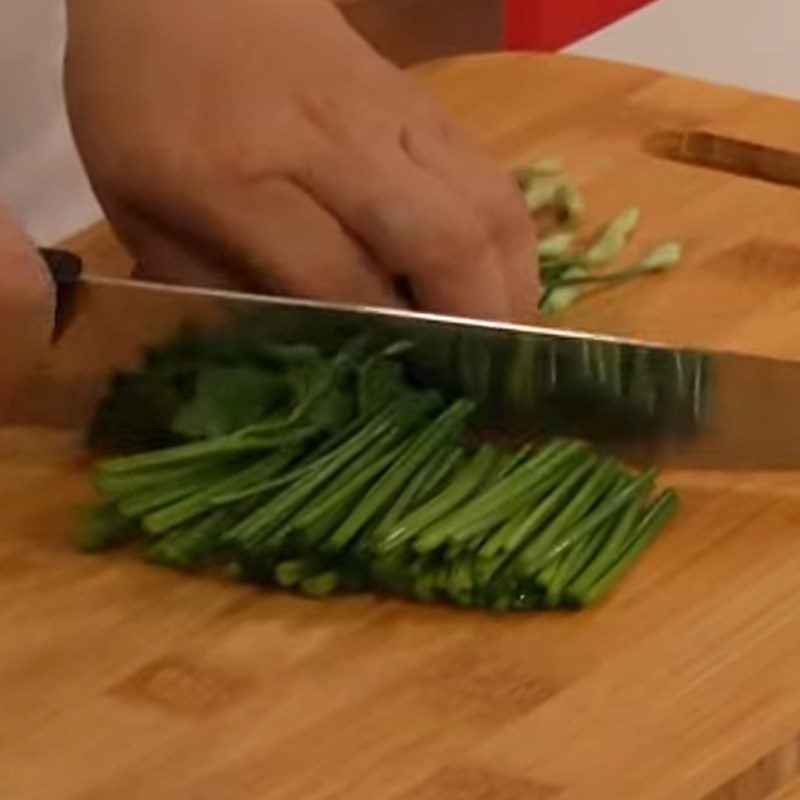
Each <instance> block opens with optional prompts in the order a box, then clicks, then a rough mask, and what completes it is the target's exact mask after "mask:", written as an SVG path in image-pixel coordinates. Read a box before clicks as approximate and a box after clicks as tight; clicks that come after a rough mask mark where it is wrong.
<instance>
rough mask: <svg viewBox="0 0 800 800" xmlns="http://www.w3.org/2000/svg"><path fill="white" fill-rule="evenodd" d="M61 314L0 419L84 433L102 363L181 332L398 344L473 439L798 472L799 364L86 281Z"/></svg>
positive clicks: (127, 361)
mask: <svg viewBox="0 0 800 800" xmlns="http://www.w3.org/2000/svg"><path fill="white" fill-rule="evenodd" d="M74 302H75V306H74V318H73V320H72V322H71V323H70V325H69V326H68V329H67V331H66V333H65V334H64V335H63V337H62V338H61V340H60V341H59V343H58V345H57V346H56V347H55V348H54V350H53V352H52V354H51V357H50V359H49V360H48V362H47V363H46V364H44V365H43V366H42V368H41V369H39V370H38V371H37V372H36V373H35V374H33V375H31V376H30V379H29V381H28V384H27V387H26V392H25V393H24V395H23V397H22V398H21V402H20V403H19V404H18V406H17V407H16V409H15V410H14V413H13V414H12V416H11V417H9V418H7V419H6V420H4V421H2V420H0V422H3V423H4V424H22V423H35V424H40V425H49V426H60V427H78V426H83V425H86V424H87V422H88V420H89V419H90V418H91V415H92V411H93V409H94V407H95V405H96V403H97V401H98V399H99V398H100V396H101V395H102V393H103V391H104V390H105V387H106V385H107V381H108V379H109V376H110V375H111V374H112V373H113V371H114V370H116V369H124V368H129V367H132V366H134V365H136V364H137V363H138V361H139V360H140V358H141V355H142V351H143V349H144V348H146V347H148V346H150V345H152V344H155V343H159V342H162V341H164V340H165V339H167V338H168V337H170V336H171V335H172V334H174V333H175V332H176V331H177V330H179V329H180V328H182V327H185V326H187V325H190V326H224V325H226V324H231V322H230V321H231V320H233V319H236V320H239V321H240V322H239V323H238V324H246V325H248V326H251V329H252V333H253V335H256V336H259V337H263V338H264V339H265V340H276V341H278V340H279V341H294V342H297V341H302V342H308V343H313V344H320V345H325V346H331V347H333V346H335V345H336V344H337V343H339V342H341V341H342V340H344V339H346V338H348V337H351V336H355V335H362V334H367V335H369V336H371V337H373V338H374V340H375V341H376V343H378V342H382V341H391V340H396V339H407V340H410V341H411V342H413V344H414V345H415V347H414V348H413V349H412V350H411V351H410V354H409V359H410V369H411V371H412V372H413V374H414V375H415V377H416V378H417V379H418V380H419V381H420V382H421V383H423V384H427V385H431V386H436V387H439V388H441V389H442V390H444V391H445V392H447V393H448V394H450V395H453V396H455V395H468V396H470V397H473V398H475V399H476V400H478V401H479V408H480V414H479V416H480V424H481V427H482V429H483V430H484V431H486V432H488V433H491V434H494V435H499V436H501V437H504V438H519V437H530V436H535V437H539V436H553V435H570V436H580V437H583V438H586V439H588V440H590V441H593V442H595V443H597V444H598V445H600V446H601V447H603V448H605V449H607V450H609V451H610V452H614V453H616V454H619V455H622V456H624V457H627V458H630V459H632V460H635V461H639V460H641V461H648V462H655V463H661V464H670V465H682V466H683V465H687V466H703V467H713V468H722V469H741V468H761V469H794V468H800V416H798V414H797V404H798V400H800V363H796V362H786V361H779V360H773V359H769V358H759V357H752V356H743V355H736V354H729V353H710V352H698V351H690V350H674V349H669V348H665V347H659V346H656V345H649V344H645V343H640V342H634V341H623V340H619V339H614V338H609V337H602V336H596V335H588V334H581V333H576V332H570V331H558V330H549V329H543V328H533V327H520V326H514V325H503V324H496V323H490V322H481V321H474V320H466V319H459V318H451V317H442V316H437V315H430V314H419V313H409V312H405V311H396V310H390V309H369V308H361V307H351V306H344V305H335V304H325V303H316V302H310V301H296V300H287V299H280V298H273V297H259V296H253V295H247V294H236V293H228V292H218V291H209V290H195V289H188V290H187V289H183V288H177V287H170V286H160V285H155V284H142V283H137V282H133V281H121V280H114V279H99V278H86V279H84V280H83V281H82V283H81V284H80V285H79V287H78V289H77V293H76V296H75V298H74Z"/></svg>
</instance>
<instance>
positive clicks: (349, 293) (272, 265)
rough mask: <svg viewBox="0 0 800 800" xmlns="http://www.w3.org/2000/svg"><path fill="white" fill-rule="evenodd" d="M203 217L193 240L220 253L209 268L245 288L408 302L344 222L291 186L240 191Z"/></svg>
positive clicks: (193, 228)
mask: <svg viewBox="0 0 800 800" xmlns="http://www.w3.org/2000/svg"><path fill="white" fill-rule="evenodd" d="M199 216H200V219H199V220H196V221H195V223H194V224H190V225H189V226H188V227H187V228H186V230H185V235H186V237H187V238H188V237H190V236H192V235H193V236H194V237H195V244H194V245H193V248H192V249H194V251H195V252H197V251H198V250H199V249H202V248H201V247H200V246H199V244H200V243H204V244H205V250H206V252H213V258H207V259H206V262H205V264H204V265H203V269H205V270H207V271H209V270H210V271H213V272H224V273H226V274H228V275H229V276H233V277H234V279H235V280H238V282H239V283H240V286H242V287H243V288H247V289H251V290H254V291H261V292H267V293H272V294H287V295H291V296H295V297H304V298H310V299H317V300H328V301H334V302H345V303H356V304H361V305H379V306H385V305H398V304H399V303H400V301H399V299H398V297H397V296H396V294H395V292H394V290H393V287H392V283H391V280H390V279H389V278H388V276H386V275H385V274H382V273H380V272H378V271H377V270H376V269H375V268H374V266H373V263H372V260H371V259H370V258H369V257H368V256H367V254H366V253H365V252H364V251H363V250H362V249H361V248H360V247H359V245H358V244H357V243H356V241H355V240H354V239H353V238H352V237H351V236H350V235H349V234H348V233H347V232H346V231H345V230H344V229H343V228H342V226H341V225H340V224H339V223H338V222H337V221H336V219H335V218H334V217H333V216H332V215H330V214H329V213H328V212H327V211H326V210H325V209H324V208H323V207H321V206H320V205H319V204H318V203H316V202H315V201H314V200H313V199H312V198H311V197H309V196H308V195H307V194H306V193H305V192H304V191H302V190H301V189H300V188H298V187H297V186H294V185H292V184H291V183H289V182H288V181H285V180H282V179H268V180H266V181H263V182H260V183H257V184H254V185H251V186H247V187H241V186H239V187H232V188H231V189H230V193H229V194H227V196H226V197H225V200H224V201H217V202H215V203H214V204H213V205H209V206H208V207H207V208H204V209H202V211H201V212H200V214H199ZM198 223H199V224H198ZM182 269H183V267H180V266H176V270H177V272H180V271H181V270H182Z"/></svg>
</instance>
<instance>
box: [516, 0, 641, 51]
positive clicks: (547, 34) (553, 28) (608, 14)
mask: <svg viewBox="0 0 800 800" xmlns="http://www.w3.org/2000/svg"><path fill="white" fill-rule="evenodd" d="M650 2H652V0H506V47H507V48H508V49H509V50H559V49H561V48H562V47H566V46H567V45H568V44H571V43H572V42H575V41H577V40H578V39H581V38H583V37H584V36H588V35H589V34H590V33H593V32H594V31H596V30H599V29H600V28H604V27H606V25H610V24H611V23H612V22H615V21H616V20H618V19H620V18H621V17H624V16H625V15H626V14H630V13H631V11H635V10H636V9H637V8H641V7H642V6H646V5H647V4H648V3H650Z"/></svg>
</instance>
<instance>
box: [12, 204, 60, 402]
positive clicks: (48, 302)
mask: <svg viewBox="0 0 800 800" xmlns="http://www.w3.org/2000/svg"><path fill="white" fill-rule="evenodd" d="M54 318H55V299H54V290H53V287H52V284H51V281H50V278H49V275H48V272H47V267H46V266H45V264H44V262H43V261H42V259H41V258H40V257H39V254H38V253H37V251H36V248H35V247H34V246H33V244H32V243H31V241H30V240H29V239H28V237H27V236H26V235H25V233H24V231H23V230H22V229H21V228H20V227H19V225H17V223H16V222H15V221H14V219H13V218H12V216H11V213H10V212H9V211H8V209H6V208H5V207H3V206H2V205H0V406H2V405H4V404H5V403H6V402H8V400H9V398H10V396H11V394H12V392H13V390H14V389H15V388H16V386H17V384H18V382H19V381H20V380H21V379H22V377H23V376H24V375H26V374H29V373H30V372H31V371H32V369H33V367H34V365H35V364H36V362H37V361H38V360H39V358H40V357H41V356H42V355H43V354H44V352H45V350H46V348H47V346H48V344H49V341H50V336H51V335H52V331H53V322H54Z"/></svg>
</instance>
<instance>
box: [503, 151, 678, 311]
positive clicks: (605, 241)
mask: <svg viewBox="0 0 800 800" xmlns="http://www.w3.org/2000/svg"><path fill="white" fill-rule="evenodd" d="M514 177H515V178H516V181H517V184H518V185H519V188H520V191H521V192H522V194H523V197H524V199H525V205H526V206H527V208H528V210H529V211H530V212H531V214H533V215H537V216H538V215H540V214H542V212H555V219H556V223H557V228H556V230H555V231H553V232H551V233H550V234H549V235H547V236H546V237H545V238H543V239H542V240H541V241H540V242H539V272H540V277H541V281H542V286H543V287H544V293H543V295H542V298H541V300H540V302H539V311H540V312H541V313H542V314H545V315H549V314H555V313H556V312H558V311H561V310H562V309H564V308H566V307H567V306H569V305H571V304H572V303H573V302H575V301H576V300H577V299H579V298H580V297H582V296H583V295H584V294H586V293H587V292H588V291H589V290H591V289H593V288H597V287H600V286H604V285H605V286H616V285H619V284H622V283H626V282H628V281H630V280H634V279H636V278H640V277H643V276H645V275H654V274H657V273H660V272H666V271H667V270H669V269H671V268H672V267H674V266H675V265H676V264H677V263H678V262H679V261H680V259H681V255H682V247H681V245H680V243H679V242H674V241H669V242H663V243H662V244H658V245H656V246H655V247H653V248H652V249H651V250H650V251H649V252H647V253H645V255H644V256H643V257H642V258H641V259H640V260H639V261H638V263H636V264H634V265H632V266H629V267H627V268H624V269H617V270H613V271H608V270H606V271H604V272H599V271H598V269H599V268H602V267H604V266H605V265H608V264H610V263H612V262H613V261H615V260H616V259H617V258H619V256H620V255H622V253H623V251H624V250H625V247H626V245H627V244H628V242H629V240H630V238H631V236H632V235H633V233H634V232H635V230H636V228H637V227H638V225H639V220H640V217H641V213H640V211H639V209H638V208H627V209H625V210H624V211H622V212H620V213H619V214H618V215H617V216H616V217H614V219H612V220H611V221H610V222H609V223H608V224H606V225H605V226H604V227H603V228H602V229H601V230H600V231H599V232H598V233H597V234H595V235H594V237H593V238H591V239H590V240H589V241H588V242H586V243H585V246H584V247H583V248H582V249H581V248H578V249H576V248H574V247H573V245H574V244H575V240H576V233H577V228H578V226H579V225H580V223H581V222H582V221H583V218H584V216H585V213H586V205H585V202H584V199H583V196H582V195H581V193H580V191H579V190H578V189H577V187H575V186H574V185H573V184H572V183H570V182H569V181H568V180H567V179H566V177H565V176H564V173H563V168H562V166H561V162H560V161H559V160H558V159H554V158H546V159H543V160H541V161H538V162H536V163H535V164H531V165H526V166H521V167H518V168H517V169H516V170H515V171H514Z"/></svg>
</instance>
